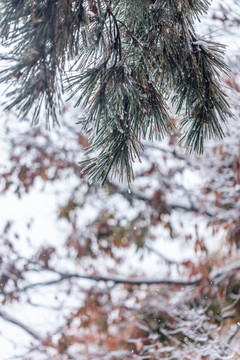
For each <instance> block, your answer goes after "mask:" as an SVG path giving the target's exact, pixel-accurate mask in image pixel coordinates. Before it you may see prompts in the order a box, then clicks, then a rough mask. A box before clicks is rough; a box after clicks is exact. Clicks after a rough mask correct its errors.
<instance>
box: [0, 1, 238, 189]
mask: <svg viewBox="0 0 240 360" xmlns="http://www.w3.org/2000/svg"><path fill="white" fill-rule="evenodd" d="M208 6H209V1H208V0H181V1H171V2H170V1H166V0H155V1H150V0H148V1H145V0H144V1H143V0H134V1H133V0H128V1H125V0H122V1H117V0H112V1H108V0H98V1H97V2H96V3H95V2H93V1H92V0H80V1H75V0H73V1H69V0H67V1H66V0H56V1H36V0H31V1H29V0H20V1H16V0H6V1H0V14H1V22H0V36H1V38H2V42H3V45H5V46H6V47H7V48H8V55H7V56H6V55H2V57H1V58H2V60H3V61H5V64H6V69H5V70H2V71H1V72H0V82H4V83H8V84H9V85H10V87H9V91H8V93H7V103H6V110H10V109H12V108H16V109H17V110H18V112H19V115H20V116H21V117H26V116H28V114H30V115H31V117H32V123H33V124H37V123H38V122H39V119H40V117H41V116H42V108H45V115H46V116H45V118H46V119H47V120H46V123H47V126H48V127H49V126H50V123H51V121H52V122H53V124H57V123H58V112H60V110H61V95H62V92H63V90H67V91H69V93H70V97H73V96H76V98H77V101H76V106H79V105H82V106H84V108H85V109H86V110H85V113H84V116H83V117H82V118H81V119H80V120H79V121H78V123H80V124H81V126H82V128H83V130H85V132H86V133H88V134H90V141H91V142H92V144H91V146H90V147H89V148H88V149H87V152H86V160H84V161H83V162H82V163H81V165H82V166H83V167H84V169H83V172H85V173H88V174H89V176H90V177H91V178H92V179H93V180H94V181H100V182H101V183H104V181H106V179H107V178H108V176H109V175H110V174H113V175H117V176H119V177H120V179H121V180H123V179H124V178H126V179H127V181H128V182H131V181H132V179H133V176H134V174H133V168H132V164H133V162H134V161H135V160H137V159H140V152H139V150H140V149H141V148H142V147H143V146H142V140H143V139H146V138H147V139H149V140H152V139H153V138H157V139H159V140H161V139H162V138H163V137H164V136H165V135H166V134H170V133H171V132H172V129H173V124H172V123H171V120H170V117H169V114H168V106H167V102H168V101H169V100H171V101H172V103H173V104H174V105H175V106H176V111H177V112H179V113H181V112H182V111H184V114H183V119H182V120H181V121H180V127H181V129H182V131H183V136H182V139H181V140H184V142H185V143H184V146H185V147H186V148H188V149H189V150H190V151H195V152H198V153H202V152H203V148H204V140H205V139H211V138H213V137H218V138H222V137H223V136H224V131H223V127H222V125H224V124H226V123H227V118H228V117H229V116H231V113H230V111H229V106H228V103H227V100H226V95H225V93H224V92H223V90H222V87H221V83H220V74H221V72H225V73H228V71H229V69H228V68H227V66H226V65H225V63H224V61H223V54H224V46H222V45H220V44H218V43H214V42H210V41H205V40H202V39H201V38H199V37H198V36H197V35H196V34H195V29H194V21H195V20H196V19H197V20H199V19H200V17H201V16H202V15H203V14H204V13H206V12H207V10H208ZM69 69H71V70H70V71H69ZM64 79H65V80H64ZM63 88H64V89H63ZM173 93H174V94H175V96H173V97H172V94H173Z"/></svg>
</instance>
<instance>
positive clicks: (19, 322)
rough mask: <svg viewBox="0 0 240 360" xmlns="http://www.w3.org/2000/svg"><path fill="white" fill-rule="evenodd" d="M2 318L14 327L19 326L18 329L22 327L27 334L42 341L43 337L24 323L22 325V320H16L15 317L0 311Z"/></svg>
mask: <svg viewBox="0 0 240 360" xmlns="http://www.w3.org/2000/svg"><path fill="white" fill-rule="evenodd" d="M0 317H1V318H2V319H4V320H6V321H8V322H10V323H12V324H14V325H17V326H18V327H20V328H21V329H22V330H24V331H25V332H27V333H28V334H29V335H31V336H33V337H34V338H35V339H36V340H39V341H42V340H43V339H42V337H41V336H40V335H39V334H37V333H36V332H35V331H34V330H33V329H31V328H30V327H29V326H27V325H25V324H24V323H22V322H21V321H20V320H17V319H15V318H14V317H12V316H10V315H8V314H6V313H5V312H3V311H0Z"/></svg>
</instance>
